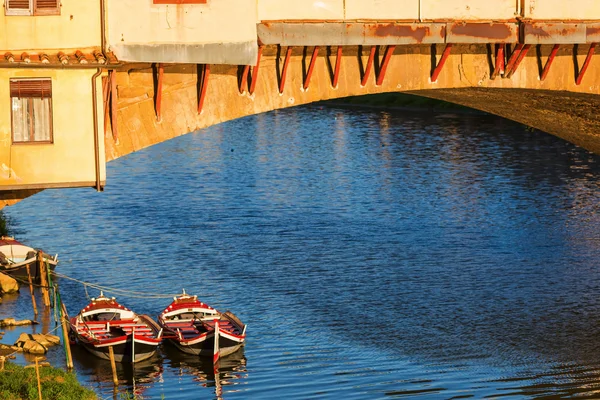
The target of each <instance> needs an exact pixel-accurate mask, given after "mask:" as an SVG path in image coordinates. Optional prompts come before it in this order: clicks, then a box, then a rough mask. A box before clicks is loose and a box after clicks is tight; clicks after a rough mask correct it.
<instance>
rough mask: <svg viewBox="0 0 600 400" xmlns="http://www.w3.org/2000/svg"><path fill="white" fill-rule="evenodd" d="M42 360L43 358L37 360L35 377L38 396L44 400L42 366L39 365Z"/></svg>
mask: <svg viewBox="0 0 600 400" xmlns="http://www.w3.org/2000/svg"><path fill="white" fill-rule="evenodd" d="M40 359H41V357H36V358H35V375H36V376H37V385H38V396H39V398H40V400H42V382H41V381H40V365H39V364H38V361H39V360H40Z"/></svg>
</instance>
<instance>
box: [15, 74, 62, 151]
mask: <svg viewBox="0 0 600 400" xmlns="http://www.w3.org/2000/svg"><path fill="white" fill-rule="evenodd" d="M17 81H29V82H31V81H48V82H49V83H50V95H49V96H47V97H45V98H48V117H49V119H50V120H49V121H48V125H49V128H50V132H49V136H50V138H49V139H48V140H25V141H18V140H15V129H14V127H15V115H14V112H13V108H12V107H13V104H12V103H13V99H14V98H17V99H30V100H29V101H31V103H30V106H33V100H34V99H44V97H42V96H40V97H36V96H27V97H18V96H13V95H12V93H11V90H10V82H17ZM9 96H10V140H11V143H12V144H13V145H19V146H21V145H26V146H30V145H38V144H53V143H54V115H53V114H54V113H53V107H52V78H37V77H35V78H34V77H27V78H10V79H9ZM32 109H33V108H32ZM30 123H31V122H30ZM34 135H35V134H34Z"/></svg>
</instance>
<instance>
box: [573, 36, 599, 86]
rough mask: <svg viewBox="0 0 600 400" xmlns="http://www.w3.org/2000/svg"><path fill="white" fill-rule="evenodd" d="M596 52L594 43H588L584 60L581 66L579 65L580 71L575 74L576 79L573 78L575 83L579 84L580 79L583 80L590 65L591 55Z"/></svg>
mask: <svg viewBox="0 0 600 400" xmlns="http://www.w3.org/2000/svg"><path fill="white" fill-rule="evenodd" d="M595 52H596V43H592V44H591V45H590V49H589V50H588V53H587V56H586V57H585V61H584V62H583V66H582V67H581V71H579V73H578V74H577V79H575V84H576V85H581V81H582V80H583V76H584V75H585V72H586V71H587V69H588V67H589V66H590V62H591V61H592V57H593V56H594V53H595Z"/></svg>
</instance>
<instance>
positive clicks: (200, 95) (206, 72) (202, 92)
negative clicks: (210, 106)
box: [198, 64, 210, 114]
mask: <svg viewBox="0 0 600 400" xmlns="http://www.w3.org/2000/svg"><path fill="white" fill-rule="evenodd" d="M209 77H210V64H204V68H203V72H202V84H201V85H200V87H199V90H200V93H198V114H200V113H201V112H202V107H203V106H204V98H205V97H206V88H207V87H208V78H209ZM198 79H200V77H198Z"/></svg>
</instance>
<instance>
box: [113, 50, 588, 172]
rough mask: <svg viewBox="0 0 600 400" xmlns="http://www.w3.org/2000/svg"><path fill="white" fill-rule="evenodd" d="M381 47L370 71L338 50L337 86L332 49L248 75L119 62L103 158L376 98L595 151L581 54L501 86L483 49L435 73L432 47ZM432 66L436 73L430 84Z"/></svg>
mask: <svg viewBox="0 0 600 400" xmlns="http://www.w3.org/2000/svg"><path fill="white" fill-rule="evenodd" d="M381 47H382V48H381V49H379V48H377V50H378V51H377V52H376V53H375V54H374V62H373V67H372V68H371V70H370V71H369V68H368V64H369V55H370V49H369V48H368V47H366V48H361V47H360V46H353V47H344V50H343V54H342V56H341V57H340V61H339V76H338V79H337V87H334V85H333V81H334V80H335V70H336V60H337V48H336V47H332V48H320V49H319V50H318V54H317V57H316V58H315V61H314V63H312V62H311V59H312V56H313V55H314V54H315V52H314V47H312V46H311V47H294V48H289V52H290V56H289V60H288V62H287V63H286V62H285V59H286V55H287V54H288V48H285V47H283V48H281V47H278V46H265V47H264V48H263V49H262V56H261V58H260V63H259V66H258V67H256V66H255V67H252V68H249V71H248V73H247V75H245V74H244V72H245V70H246V69H245V68H244V67H241V66H240V67H237V66H230V65H213V66H210V70H209V72H208V74H207V73H206V72H205V70H204V67H203V66H197V65H193V64H173V65H169V64H126V65H123V66H121V67H120V68H118V69H117V70H116V72H115V77H114V80H115V82H114V85H113V87H114V88H115V89H116V90H115V91H114V97H113V99H114V100H115V101H114V104H113V107H112V115H106V116H105V117H106V121H107V122H108V121H109V120H112V124H111V123H107V124H106V126H107V127H106V132H105V149H106V160H107V161H111V160H114V159H116V158H118V157H121V156H123V155H126V154H129V153H131V152H134V151H138V150H141V149H143V148H145V147H148V146H151V145H154V144H157V143H160V142H163V141H166V140H169V139H172V138H174V137H177V136H180V135H183V134H186V133H189V132H193V131H195V130H197V129H201V128H205V127H208V126H211V125H215V124H218V123H221V122H225V121H229V120H232V119H236V118H241V117H244V116H248V115H253V114H258V113H262V112H267V111H272V110H276V109H281V108H286V107H292V106H298V105H302V104H309V103H313V102H317V101H322V100H331V99H337V98H344V97H349V96H360V95H366V94H375V93H386V92H407V93H411V94H417V95H422V96H426V97H431V98H436V99H440V100H445V101H449V102H453V103H457V104H461V105H465V106H468V107H471V108H475V109H479V110H482V111H486V112H490V113H493V114H496V115H499V116H502V117H505V118H508V119H511V120H514V121H517V122H520V123H523V124H527V125H529V126H532V127H535V128H538V129H540V130H543V131H545V132H548V133H550V134H553V135H556V136H558V137H561V138H563V139H565V140H567V141H569V142H572V143H574V144H576V145H579V146H581V147H584V148H586V149H588V150H590V151H592V152H595V153H598V154H600V131H599V130H598V128H597V126H599V125H598V122H600V121H599V117H598V116H597V112H596V110H598V106H599V105H600V100H599V98H598V93H599V92H600V73H599V72H597V71H600V60H598V59H597V58H592V59H591V63H590V65H589V69H590V71H592V72H591V73H588V74H587V75H586V76H585V79H584V80H583V81H582V82H581V84H579V85H578V84H577V83H576V78H577V76H578V75H579V73H580V71H581V68H582V67H581V66H582V65H583V64H584V62H585V59H586V53H587V50H588V49H587V47H586V49H579V50H578V49H577V46H569V47H566V46H564V47H563V48H561V49H558V51H557V52H555V56H556V57H555V59H554V61H553V64H552V68H551V69H549V70H548V72H547V76H546V77H545V78H546V79H544V80H542V79H541V75H542V73H543V69H544V67H545V65H546V63H547V60H548V57H549V56H550V54H551V53H552V52H553V47H552V46H544V45H542V46H538V47H537V48H536V49H535V51H531V52H529V54H528V55H527V57H525V58H523V60H522V62H521V63H520V65H519V67H518V69H517V70H516V72H514V75H512V77H511V78H510V79H507V78H504V77H503V76H502V74H498V76H496V77H494V78H493V75H494V70H495V69H496V66H495V59H494V58H495V54H494V53H495V52H494V50H493V49H492V48H491V47H492V46H491V45H475V44H471V45H455V46H454V47H453V48H452V50H451V52H450V53H449V54H448V57H447V59H446V60H445V64H444V65H443V66H441V65H440V61H441V58H442V55H443V53H444V51H445V49H444V47H443V46H441V45H438V46H437V47H436V46H435V45H431V46H429V45H414V46H398V47H396V48H395V50H394V51H393V54H390V57H389V63H388V64H387V66H385V51H384V49H383V46H381ZM379 50H380V51H379ZM532 50H533V49H532ZM377 53H379V54H377ZM576 53H581V54H576ZM311 64H313V66H312V68H311ZM436 67H437V68H438V72H439V75H438V78H437V81H435V82H432V81H431V75H432V72H433V71H434V70H435V69H436ZM311 69H312V71H311ZM205 74H206V75H207V76H206V78H204V76H205ZM366 74H368V75H367V76H366V77H365V75H366ZM378 80H379V82H377V81H378ZM203 81H205V83H206V84H205V85H203V84H202V83H203ZM363 83H364V85H363ZM378 83H379V84H378ZM253 85H254V88H253V89H254V90H253V93H252V94H250V89H251V88H252V86H253ZM240 89H241V90H240ZM203 92H204V96H203V95H202V93H203ZM199 103H202V104H201V112H200V113H199V112H198V109H199ZM109 109H110V107H109ZM111 126H114V127H116V129H111Z"/></svg>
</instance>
